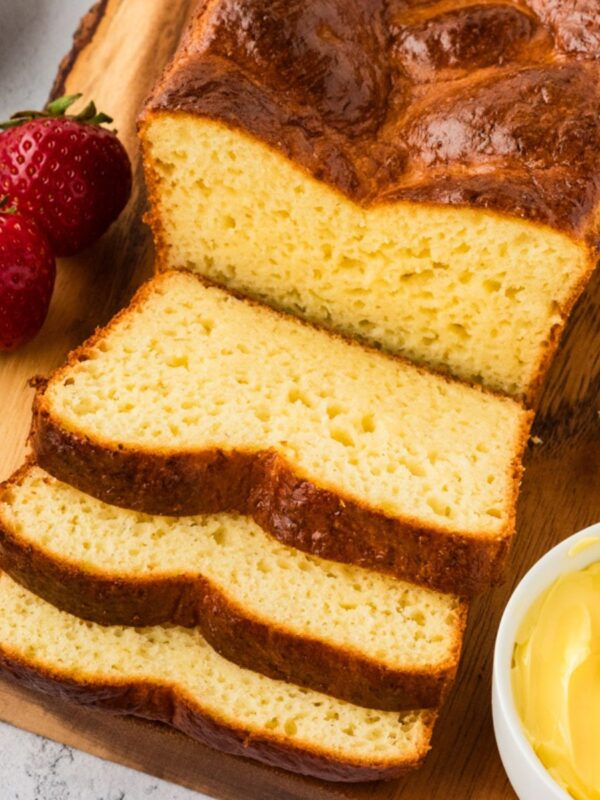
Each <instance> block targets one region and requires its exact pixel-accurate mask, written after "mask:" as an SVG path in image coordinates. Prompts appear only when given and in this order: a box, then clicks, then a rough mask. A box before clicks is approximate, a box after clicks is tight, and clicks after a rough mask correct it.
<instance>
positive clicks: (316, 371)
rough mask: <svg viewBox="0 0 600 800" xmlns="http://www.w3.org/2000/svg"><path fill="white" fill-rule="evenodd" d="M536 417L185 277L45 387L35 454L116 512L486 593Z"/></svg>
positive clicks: (501, 554)
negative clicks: (276, 542)
mask: <svg viewBox="0 0 600 800" xmlns="http://www.w3.org/2000/svg"><path fill="white" fill-rule="evenodd" d="M529 420H530V416H529V414H528V413H527V412H525V411H524V410H523V409H522V408H521V407H520V406H519V405H518V404H517V403H515V402H514V401H512V400H510V399H507V398H502V397H499V396H495V395H493V394H490V393H486V392H484V391H482V390H480V389H479V388H475V387H471V386H468V385H465V384H461V383H458V382H455V381H452V380H449V379H447V378H445V377H441V376H439V375H436V374H432V373H430V372H427V371H424V370H421V369H419V368H416V367H414V366H412V365H410V364H407V363H406V362H404V361H401V360H398V359H396V358H393V357H390V356H386V355H384V354H382V353H379V352H377V351H374V350H369V349H367V348H364V347H361V346H359V345H357V344H355V343H352V342H348V341H345V340H343V339H341V338H338V337H336V336H334V335H331V334H329V333H327V332H325V331H322V330H318V329H315V328H312V327H310V326H307V325H305V324H303V323H301V322H299V321H298V320H296V319H293V318H291V317H285V316H283V315H280V314H278V313H277V312H274V311H272V310H271V309H269V308H266V307H263V306H258V305H255V304H253V303H251V302H249V301H246V300H241V299H238V298H236V297H233V296H231V295H230V294H228V293H227V292H225V291H223V290H221V289H218V288H215V287H208V286H206V285H204V284H203V283H202V282H201V281H200V280H198V279H197V278H196V277H194V276H193V275H190V274H187V273H178V272H170V273H163V274H161V275H159V276H157V277H156V278H154V279H153V280H151V281H150V282H148V283H147V284H146V285H145V286H144V287H143V288H142V289H141V290H140V292H139V293H138V294H137V296H136V297H135V298H134V300H133V302H132V304H131V305H130V307H129V308H128V309H126V310H124V311H123V312H121V313H120V314H119V315H117V317H115V319H114V320H113V321H112V322H111V323H109V325H108V326H107V327H106V328H105V329H104V330H101V331H99V332H97V333H96V335H95V336H94V337H92V339H91V340H89V341H88V342H87V343H86V344H84V345H83V346H82V347H81V348H80V349H79V350H77V351H75V352H74V353H73V354H72V355H71V357H70V358H69V362H68V364H67V365H66V366H65V367H63V368H62V369H60V370H58V371H57V372H56V373H55V374H54V375H53V377H52V378H51V379H50V381H49V382H48V383H47V385H46V386H45V387H44V388H41V389H40V390H39V392H38V395H37V397H36V400H35V404H34V424H33V433H32V443H33V447H34V450H35V452H36V454H37V458H38V461H39V463H40V465H41V466H42V467H44V468H45V469H47V471H48V472H50V473H52V474H54V475H55V476H56V477H58V478H59V479H61V480H64V481H65V482H67V483H70V484H72V485H74V486H76V487H78V488H80V489H82V490H83V491H85V492H87V493H88V494H91V495H94V496H97V497H99V498H100V499H102V500H105V501H107V502H110V503H113V504H115V505H121V506H124V507H129V508H133V509H136V510H141V511H145V512H150V513H156V514H197V513H209V512H215V511H232V510H235V511H239V512H242V513H249V514H252V515H254V517H255V519H256V520H257V521H258V522H259V524H261V525H262V526H263V527H264V528H266V529H267V530H269V531H270V532H271V533H273V534H274V535H275V536H276V537H278V538H279V539H281V540H282V541H283V542H285V543H286V544H290V545H293V546H295V547H299V548H300V549H304V550H307V551H310V552H313V553H315V554H318V555H320V556H323V557H325V558H331V559H333V560H339V561H347V562H353V563H357V564H360V565H363V566H367V567H371V568H373V569H377V570H381V571H387V572H390V573H392V574H394V575H395V576H397V577H400V578H404V579H407V580H410V581H413V582H415V583H422V584H426V585H429V586H431V587H433V588H436V589H439V590H442V591H448V592H456V593H463V594H471V593H473V592H475V591H478V590H480V589H482V588H484V587H486V586H487V585H489V583H490V581H493V580H495V579H497V578H498V576H499V574H500V572H501V569H502V566H503V564H504V560H505V557H506V554H507V552H508V545H509V542H510V539H511V536H512V533H513V530H514V520H515V500H516V496H517V492H518V486H519V480H520V476H521V454H522V450H523V447H524V444H525V441H526V439H527V432H528V427H529Z"/></svg>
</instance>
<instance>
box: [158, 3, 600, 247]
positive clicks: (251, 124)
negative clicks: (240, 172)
mask: <svg viewBox="0 0 600 800" xmlns="http://www.w3.org/2000/svg"><path fill="white" fill-rule="evenodd" d="M599 41H600V10H599V9H598V6H597V3H596V0H529V2H528V3H523V2H518V1H517V0H503V1H502V2H500V0H480V2H473V1H472V0H453V1H452V2H448V0H437V1H436V0H431V2H424V0H386V2H384V0H368V1H366V2H362V3H354V2H350V0H320V2H319V3H308V2H306V1H305V0H297V2H293V3H291V4H290V3H289V2H288V1H287V0H275V1H274V0H219V2H213V3H201V4H200V7H199V10H198V13H197V15H196V16H195V18H194V19H193V20H192V22H191V23H190V26H189V29H188V31H187V34H186V36H185V38H184V40H183V42H182V44H181V46H180V48H179V50H178V52H177V53H176V55H175V58H174V59H173V62H172V63H171V65H170V67H169V68H168V69H167V71H166V73H165V75H164V77H163V79H162V80H161V81H160V82H159V84H158V86H157V87H156V89H155V91H154V94H153V96H152V97H151V99H150V101H149V104H148V106H147V113H150V114H151V113H155V112H160V111H168V112H175V113H191V114H194V115H198V116H204V117H206V118H210V119H214V120H219V121H221V122H223V123H225V124H227V125H230V126H232V127H236V128H239V129H241V130H244V131H246V132H248V133H250V134H251V135H253V136H254V137H256V138H258V139H260V140H261V141H263V142H264V143H266V144H267V145H269V146H270V147H273V148H274V149H276V150H278V151H279V152H281V153H283V154H284V155H285V156H287V157H288V158H289V159H291V160H292V161H293V162H294V163H296V164H298V165H301V166H302V167H303V168H304V169H306V170H308V172H310V173H311V174H312V175H313V176H314V177H316V178H317V179H319V180H321V181H324V182H326V183H328V184H329V185H331V186H334V187H335V188H336V189H338V190H339V191H341V192H343V193H344V194H345V195H346V196H348V197H349V198H351V199H352V200H354V201H355V202H358V203H361V204H363V205H374V204H378V203H381V202H390V201H394V200H399V199H405V200H415V201H419V202H433V203H442V204H451V205H466V206H472V207H473V206H475V207H479V208H487V209H491V210H494V211H498V212H501V213H508V214H511V215H513V216H517V217H521V218H523V219H527V220H532V221H536V222H541V223H545V224H548V225H551V226H552V227H554V228H557V229H560V230H564V231H568V232H570V233H573V234H575V235H576V236H578V237H580V238H584V237H587V238H588V239H589V241H590V243H591V244H592V245H593V246H595V245H597V239H598V230H597V224H596V222H597V213H596V212H597V209H598V205H599V202H600V114H599V113H598V111H599V109H600V60H599V53H600V46H599V45H598V42H599Z"/></svg>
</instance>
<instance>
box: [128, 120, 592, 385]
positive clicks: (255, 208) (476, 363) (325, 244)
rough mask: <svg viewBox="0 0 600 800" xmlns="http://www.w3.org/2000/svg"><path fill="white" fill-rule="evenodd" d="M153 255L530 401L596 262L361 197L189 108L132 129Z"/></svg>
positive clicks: (487, 217) (554, 244)
mask: <svg viewBox="0 0 600 800" xmlns="http://www.w3.org/2000/svg"><path fill="white" fill-rule="evenodd" d="M141 135H142V142H143V144H144V152H145V164H146V176H147V182H148V186H149V190H150V197H151V202H152V212H151V214H150V215H149V220H150V222H151V224H152V227H153V231H154V237H155V240H156V244H157V250H158V259H159V264H160V265H161V266H162V267H163V268H167V269H169V268H170V269H172V268H186V269H189V270H193V271H195V272H198V273H199V274H201V275H204V276H207V277H208V278H210V279H211V280H214V281H216V282H217V283H220V284H222V285H225V286H229V287H231V288H233V289H235V290H238V291H241V292H243V293H246V294H248V295H250V296H252V297H255V298H257V299H260V300H262V301H264V302H267V303H270V304H271V305H273V306H275V307H277V308H282V309H285V310H287V311H290V312H292V313H294V314H297V315H299V316H301V317H304V318H305V319H308V320H311V321H313V322H318V323H320V324H323V325H326V326H328V327H330V328H333V329H335V330H338V331H341V332H343V333H344V334H346V335H349V336H352V337H357V338H359V339H363V340H364V341H367V342H370V343H372V344H375V345H381V346H383V347H384V348H385V349H387V350H389V351H391V352H395V353H402V354H404V355H406V356H408V357H409V358H411V359H413V360H415V361H417V362H420V363H427V364H429V365H430V366H433V367H435V368H438V369H440V368H441V369H448V370H449V371H450V372H451V373H453V374H454V375H456V376H458V377H461V378H464V379H467V380H469V381H475V382H482V383H484V384H485V385H487V386H489V387H491V388H493V389H496V390H499V391H502V392H505V393H507V394H510V395H515V396H517V397H523V398H526V399H527V400H532V399H533V397H534V395H535V393H536V391H537V389H538V388H539V384H540V381H541V378H542V375H543V372H544V371H545V369H546V367H547V364H548V360H549V358H550V355H551V353H552V352H553V350H554V346H555V344H556V341H557V339H558V334H559V332H560V330H561V329H562V327H563V325H564V320H565V317H566V315H567V313H568V312H569V310H570V308H571V306H572V304H573V302H574V300H575V298H576V297H577V296H578V294H579V292H580V290H581V288H582V286H583V283H584V281H585V280H587V277H588V276H589V274H590V272H591V269H592V267H593V264H594V262H593V260H592V258H591V256H590V255H589V252H588V250H587V248H586V246H585V244H584V243H582V242H579V241H577V240H575V239H574V238H573V237H572V236H569V235H568V234H567V233H564V232H561V231H556V230H552V229H550V228H548V227H546V226H543V225H538V224H531V223H527V222H525V221H523V220H520V219H511V218H510V217H507V216H505V215H503V214H494V213H491V212H489V211H485V210H479V209H470V208H450V207H446V208H445V207H443V206H435V205H431V204H426V203H411V202H407V201H403V202H402V201H397V202H394V203H382V204H380V205H378V206H376V207H373V208H364V207H362V206H361V205H359V204H357V203H355V202H353V201H352V200H350V199H348V198H345V197H343V196H342V195H341V194H340V193H339V192H337V191H336V190H335V189H334V188H332V187H330V186H327V185H326V184H323V183H320V182H319V181H317V180H315V179H314V178H312V177H311V176H310V175H308V174H307V173H306V172H305V171H304V170H303V169H301V168H299V166H298V165H297V164H294V163H293V162H291V161H289V160H288V159H286V158H285V157H284V156H283V155H281V154H279V153H277V152H276V151H274V150H273V149H271V148H269V147H268V146H267V145H265V144H264V143H261V142H259V141H256V140H254V139H252V138H251V137H249V136H248V135H246V134H245V133H244V132H243V131H239V130H233V129H231V128H229V127H228V126H226V125H224V124H222V123H220V122H218V121H214V120H210V119H206V118H203V117H202V116H197V117H196V116H194V115H192V114H189V113H183V112H178V111H174V112H172V113H169V112H166V111H157V112H153V113H149V114H148V115H147V116H146V118H145V122H144V124H143V126H142V128H141Z"/></svg>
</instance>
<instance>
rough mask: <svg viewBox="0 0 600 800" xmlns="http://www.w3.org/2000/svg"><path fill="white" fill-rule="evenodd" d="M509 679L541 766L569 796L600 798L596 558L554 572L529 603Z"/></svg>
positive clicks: (599, 580)
mask: <svg viewBox="0 0 600 800" xmlns="http://www.w3.org/2000/svg"><path fill="white" fill-rule="evenodd" d="M512 681H513V691H514V697H515V703H516V707H517V711H518V714H519V716H520V718H521V721H522V724H523V727H524V730H525V734H526V735H527V738H528V739H529V741H530V742H531V745H532V746H533V748H534V750H535V752H536V753H537V755H538V756H539V758H540V760H541V761H542V763H543V764H544V766H545V767H546V768H547V769H548V771H549V772H550V774H551V775H552V776H553V778H554V779H555V780H556V781H557V782H558V783H559V784H560V785H561V786H563V788H564V789H565V790H566V791H567V792H569V793H570V794H571V795H572V796H573V797H574V798H576V800H600V563H596V564H593V565H592V566H590V567H587V568H586V569H584V570H580V571H578V572H571V573H568V574H566V575H563V576H561V577H560V578H559V579H558V580H557V581H555V582H554V583H553V584H552V586H551V587H550V588H549V589H547V590H546V591H545V592H544V594H543V595H542V596H541V597H539V598H538V599H537V601H536V602H535V603H534V604H533V606H532V607H531V609H530V610H529V611H528V613H527V614H526V616H525V619H524V621H523V623H522V625H521V628H520V630H519V633H518V636H517V641H516V644H515V649H514V654H513V664H512Z"/></svg>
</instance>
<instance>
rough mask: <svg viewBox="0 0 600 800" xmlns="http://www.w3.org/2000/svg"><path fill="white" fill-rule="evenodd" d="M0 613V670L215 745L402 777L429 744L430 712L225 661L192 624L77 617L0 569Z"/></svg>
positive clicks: (313, 765)
mask: <svg viewBox="0 0 600 800" xmlns="http://www.w3.org/2000/svg"><path fill="white" fill-rule="evenodd" d="M0 611H1V613H0V671H2V672H4V673H5V674H8V675H12V676H13V677H14V678H15V679H16V680H18V681H19V682H20V683H21V684H23V685H25V686H27V687H29V688H32V689H35V690H37V691H42V692H45V693H47V694H52V695H55V696H58V697H61V698H63V699H65V700H70V701H74V702H77V703H81V704H84V705H87V706H91V707H96V708H103V709H107V710H109V711H112V712H114V713H118V714H130V715H133V716H137V717H142V718H145V719H150V720H155V721H158V722H163V723H167V724H169V725H171V726H173V727H174V728H176V729H178V730H180V731H182V732H183V733H186V734H187V735H189V736H192V737H194V738H195V739H197V740H198V741H200V742H202V743H203V744H207V745H209V746H211V747H214V748H216V749H218V750H221V751H223V752H227V753H232V754H234V755H242V756H246V757H248V758H252V759H255V760H257V761H262V762H264V763H266V764H270V765H272V766H276V767H283V768H285V769H288V770H292V771H293V772H298V773H301V774H304V775H311V776H314V777H317V778H324V779H326V780H331V781H364V780H380V779H387V778H393V777H397V776H399V775H403V774H404V773H406V772H407V771H409V770H412V769H415V768H416V767H418V766H419V764H420V763H421V762H422V760H423V758H424V757H425V755H426V753H427V751H428V749H429V742H430V738H431V733H432V730H433V724H434V721H435V713H434V712H432V711H407V712H404V713H400V714H399V713H396V712H391V711H374V710H371V709H365V708H361V707H359V706H355V705H351V704H349V703H345V702H343V701H340V700H335V699H333V698H330V697H327V696H326V695H324V694H320V693H318V692H313V691H310V690H308V689H301V688H298V687H296V686H293V685H291V684H287V683H285V682H283V681H274V680H272V679H270V678H267V677H264V676H262V675H259V674H257V673H254V672H251V671H249V670H246V669H241V668H240V667H237V666H235V665H234V664H232V663H231V662H229V661H226V660H225V659H224V658H222V657H221V656H219V655H218V654H217V653H216V652H215V651H214V650H213V649H212V648H211V647H210V646H209V645H208V644H207V643H206V641H205V640H204V639H203V638H202V637H201V636H200V634H199V633H198V632H197V631H196V630H188V629H185V628H180V627H175V626H164V627H151V628H122V627H105V626H101V625H97V624H94V623H91V622H85V621H82V620H80V619H78V618H77V617H74V616H71V615H70V614H67V613H65V612H63V611H59V610H57V609H56V608H54V607H53V606H52V605H50V604H48V603H46V602H45V601H43V600H41V599H40V598H38V597H37V596H36V595H33V594H31V593H30V592H28V591H27V590H26V589H24V588H23V587H21V586H20V585H18V584H17V583H15V582H14V581H12V580H11V579H10V578H9V577H8V576H7V575H6V574H5V573H0ZM167 676H168V677H167Z"/></svg>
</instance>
